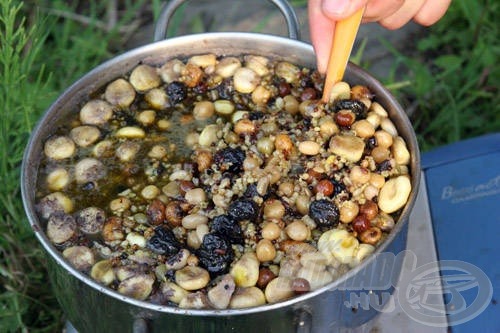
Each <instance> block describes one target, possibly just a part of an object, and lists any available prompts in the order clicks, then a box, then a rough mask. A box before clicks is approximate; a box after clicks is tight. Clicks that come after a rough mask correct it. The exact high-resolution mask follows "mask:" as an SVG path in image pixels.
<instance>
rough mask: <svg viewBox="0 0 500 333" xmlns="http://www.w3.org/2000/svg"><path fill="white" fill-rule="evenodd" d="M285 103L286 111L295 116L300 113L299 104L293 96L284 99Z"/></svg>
mask: <svg viewBox="0 0 500 333" xmlns="http://www.w3.org/2000/svg"><path fill="white" fill-rule="evenodd" d="M283 102H285V111H286V112H288V113H290V114H292V115H294V114H297V112H299V102H298V101H297V99H296V98H295V97H294V96H293V95H286V96H285V97H283Z"/></svg>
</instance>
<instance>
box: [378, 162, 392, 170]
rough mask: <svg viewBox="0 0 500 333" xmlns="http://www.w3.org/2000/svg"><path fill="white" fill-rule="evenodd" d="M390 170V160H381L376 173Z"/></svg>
mask: <svg viewBox="0 0 500 333" xmlns="http://www.w3.org/2000/svg"><path fill="white" fill-rule="evenodd" d="M389 170H392V164H391V161H390V160H383V161H382V162H380V163H379V164H377V171H389Z"/></svg>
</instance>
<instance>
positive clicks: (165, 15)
mask: <svg viewBox="0 0 500 333" xmlns="http://www.w3.org/2000/svg"><path fill="white" fill-rule="evenodd" d="M186 1H187V0H171V1H168V2H166V3H165V4H164V5H163V8H162V10H161V12H160V16H159V18H158V21H157V22H156V26H155V32H154V41H155V42H158V41H160V40H163V39H165V38H166V36H167V28H168V23H169V22H170V19H171V18H172V16H173V15H174V12H175V11H176V10H177V8H179V7H180V6H181V5H182V4H183V3H184V2H186ZM269 1H271V2H272V3H273V4H275V5H276V7H278V9H279V10H280V11H281V13H282V14H283V16H284V17H285V20H286V24H287V27H288V37H290V38H291V39H299V38H300V33H299V20H298V19H297V15H296V14H295V11H294V9H293V7H292V6H291V5H290V4H289V3H288V1H287V0H269Z"/></svg>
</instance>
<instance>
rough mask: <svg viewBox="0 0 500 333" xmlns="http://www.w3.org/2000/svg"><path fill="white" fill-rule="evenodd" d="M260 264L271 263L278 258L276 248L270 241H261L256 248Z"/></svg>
mask: <svg viewBox="0 0 500 333" xmlns="http://www.w3.org/2000/svg"><path fill="white" fill-rule="evenodd" d="M255 252H256V254H257V259H259V261H260V262H266V261H271V260H273V259H274V258H275V257H276V248H275V247H274V245H273V243H272V242H271V241H270V240H269V239H265V238H264V239H261V240H260V241H259V242H258V243H257V246H256V248H255Z"/></svg>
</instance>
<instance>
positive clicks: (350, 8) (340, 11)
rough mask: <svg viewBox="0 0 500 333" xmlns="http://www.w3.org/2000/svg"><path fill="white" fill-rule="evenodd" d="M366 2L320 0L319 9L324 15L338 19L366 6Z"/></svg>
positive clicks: (360, 0) (357, 0)
mask: <svg viewBox="0 0 500 333" xmlns="http://www.w3.org/2000/svg"><path fill="white" fill-rule="evenodd" d="M367 2H368V0H322V1H321V10H322V11H323V14H324V15H325V16H326V17H328V18H330V19H332V20H334V21H338V20H341V19H344V18H346V17H349V16H351V15H353V14H354V13H355V12H357V11H358V10H359V9H360V8H362V7H364V6H366V3H367ZM309 3H311V1H309Z"/></svg>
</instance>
